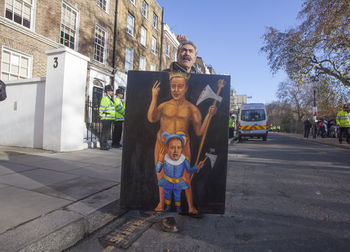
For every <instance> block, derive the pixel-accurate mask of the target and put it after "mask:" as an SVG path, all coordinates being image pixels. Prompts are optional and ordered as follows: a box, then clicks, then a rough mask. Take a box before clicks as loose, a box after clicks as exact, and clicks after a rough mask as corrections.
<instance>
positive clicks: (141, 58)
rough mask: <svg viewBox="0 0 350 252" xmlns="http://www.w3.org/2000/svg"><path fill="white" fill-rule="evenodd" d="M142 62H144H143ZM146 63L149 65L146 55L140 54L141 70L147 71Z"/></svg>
mask: <svg viewBox="0 0 350 252" xmlns="http://www.w3.org/2000/svg"><path fill="white" fill-rule="evenodd" d="M141 63H142V64H141ZM146 65H147V59H146V57H145V56H143V55H140V60H139V70H140V71H146Z"/></svg>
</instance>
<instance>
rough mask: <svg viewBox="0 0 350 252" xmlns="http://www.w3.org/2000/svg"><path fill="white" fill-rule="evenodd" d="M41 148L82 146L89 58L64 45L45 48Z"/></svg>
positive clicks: (63, 149)
mask: <svg viewBox="0 0 350 252" xmlns="http://www.w3.org/2000/svg"><path fill="white" fill-rule="evenodd" d="M46 54H47V70H46V87H45V111H44V127H43V128H44V132H43V149H46V150H53V151H74V150H81V149H84V148H86V146H85V145H84V131H85V130H86V127H85V123H84V113H85V111H84V109H85V88H86V76H87V63H88V61H89V58H88V57H86V56H84V55H82V54H80V53H77V52H75V51H73V50H71V49H69V48H67V47H65V48H59V49H54V50H49V51H46Z"/></svg>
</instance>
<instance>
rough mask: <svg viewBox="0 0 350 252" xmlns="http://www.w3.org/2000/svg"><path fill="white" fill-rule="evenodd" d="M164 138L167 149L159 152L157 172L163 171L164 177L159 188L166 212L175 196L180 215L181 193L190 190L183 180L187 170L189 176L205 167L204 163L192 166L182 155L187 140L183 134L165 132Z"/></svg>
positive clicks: (159, 183)
mask: <svg viewBox="0 0 350 252" xmlns="http://www.w3.org/2000/svg"><path fill="white" fill-rule="evenodd" d="M162 137H163V139H165V146H166V149H165V148H164V147H163V148H161V150H160V152H159V159H158V160H159V161H158V163H157V165H156V172H157V173H160V172H161V171H163V172H164V177H163V178H162V179H160V180H159V182H158V186H160V187H162V188H163V191H164V198H165V210H166V211H170V208H171V198H172V194H174V200H175V207H176V212H178V213H179V212H181V191H182V190H186V189H188V188H189V185H188V184H187V183H186V181H185V180H184V179H183V175H184V172H185V170H186V171H187V172H188V173H189V174H193V173H194V172H196V171H197V170H198V169H201V168H202V167H203V164H204V161H202V162H200V163H199V164H198V166H194V167H191V166H190V163H189V162H188V160H187V159H186V157H185V156H184V154H182V149H183V147H184V145H185V144H186V139H187V137H186V135H185V134H184V133H183V132H176V134H169V133H167V132H164V133H163V134H162ZM165 153H167V154H165ZM164 154H165V156H164Z"/></svg>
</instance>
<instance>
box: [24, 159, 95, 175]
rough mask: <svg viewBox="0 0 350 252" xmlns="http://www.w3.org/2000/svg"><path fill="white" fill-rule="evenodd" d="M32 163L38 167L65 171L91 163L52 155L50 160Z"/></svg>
mask: <svg viewBox="0 0 350 252" xmlns="http://www.w3.org/2000/svg"><path fill="white" fill-rule="evenodd" d="M30 165H31V166H35V167H37V168H43V169H48V170H53V171H59V172H64V171H70V170H74V169H78V168H81V167H85V166H88V165H89V163H84V162H79V161H75V160H62V159H57V158H54V157H52V158H50V159H48V160H38V161H36V162H32V163H31V164H30Z"/></svg>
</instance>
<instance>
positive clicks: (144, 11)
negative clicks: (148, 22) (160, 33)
mask: <svg viewBox="0 0 350 252" xmlns="http://www.w3.org/2000/svg"><path fill="white" fill-rule="evenodd" d="M141 12H142V16H144V17H145V18H147V14H148V4H147V3H146V1H143V2H142V10H141Z"/></svg>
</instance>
